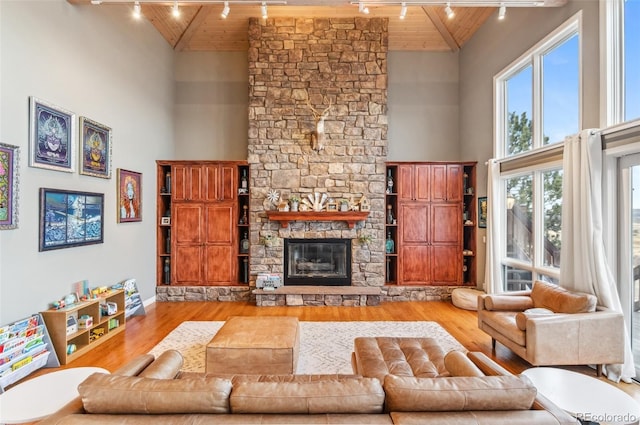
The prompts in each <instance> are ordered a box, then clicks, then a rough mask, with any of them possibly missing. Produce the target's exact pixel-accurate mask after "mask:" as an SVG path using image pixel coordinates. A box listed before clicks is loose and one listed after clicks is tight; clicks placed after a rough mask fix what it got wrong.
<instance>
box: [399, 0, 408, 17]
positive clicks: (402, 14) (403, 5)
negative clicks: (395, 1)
mask: <svg viewBox="0 0 640 425" xmlns="http://www.w3.org/2000/svg"><path fill="white" fill-rule="evenodd" d="M405 16H407V3H406V2H402V3H401V4H400V19H404V18H405Z"/></svg>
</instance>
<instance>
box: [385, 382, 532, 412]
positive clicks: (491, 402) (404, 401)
mask: <svg viewBox="0 0 640 425" xmlns="http://www.w3.org/2000/svg"><path fill="white" fill-rule="evenodd" d="M384 391H385V393H386V409H387V411H389V412H428V411H434V412H436V411H440V412H442V411H468V410H527V409H530V408H531V406H532V405H533V402H534V400H535V398H536V394H537V391H536V388H535V387H534V386H533V384H532V383H531V381H530V380H529V379H528V378H527V377H526V376H485V377H441V378H417V377H407V376H394V375H387V376H386V377H385V379H384Z"/></svg>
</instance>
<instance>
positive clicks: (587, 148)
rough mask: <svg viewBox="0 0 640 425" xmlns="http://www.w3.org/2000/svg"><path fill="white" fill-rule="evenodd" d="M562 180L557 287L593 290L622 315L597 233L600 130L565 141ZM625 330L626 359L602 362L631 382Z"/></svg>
mask: <svg viewBox="0 0 640 425" xmlns="http://www.w3.org/2000/svg"><path fill="white" fill-rule="evenodd" d="M563 170H564V175H563V184H562V262H561V265H560V285H561V286H562V287H564V288H567V289H571V290H575V291H580V292H586V293H589V294H593V295H595V296H596V297H597V298H598V304H599V305H602V306H605V307H607V308H610V309H613V310H615V311H619V312H621V313H622V305H621V303H620V297H619V296H618V291H617V289H616V282H615V280H614V278H613V273H612V272H611V269H610V268H609V265H608V263H607V259H606V255H605V251H604V240H603V237H602V146H601V138H600V133H599V132H598V131H594V130H584V131H582V132H581V133H579V134H577V135H575V136H571V137H568V138H566V139H565V143H564V154H563ZM628 335H629V334H628V333H627V332H626V329H625V357H624V358H625V361H624V364H621V365H606V366H605V371H606V374H607V377H608V378H609V379H611V380H612V381H616V382H618V381H620V379H622V380H623V381H625V382H631V378H632V377H633V376H635V368H634V365H633V358H632V353H631V345H630V343H629V337H628Z"/></svg>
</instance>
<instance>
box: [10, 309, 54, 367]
mask: <svg viewBox="0 0 640 425" xmlns="http://www.w3.org/2000/svg"><path fill="white" fill-rule="evenodd" d="M44 334H45V327H44V325H43V324H40V323H39V316H37V315H35V316H31V317H29V318H27V319H24V320H21V321H18V322H15V323H12V324H10V325H7V326H3V327H2V328H0V376H5V375H7V374H9V373H11V372H13V371H15V370H17V369H19V368H21V367H23V366H25V365H27V364H29V363H31V362H32V361H34V359H36V358H37V357H40V356H42V355H43V354H44V353H45V352H48V350H47V345H48V344H47V343H46V342H45V341H44Z"/></svg>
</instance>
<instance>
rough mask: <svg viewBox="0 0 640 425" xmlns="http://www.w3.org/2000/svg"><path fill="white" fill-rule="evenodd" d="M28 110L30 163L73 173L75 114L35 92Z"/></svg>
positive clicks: (33, 165) (30, 164)
mask: <svg viewBox="0 0 640 425" xmlns="http://www.w3.org/2000/svg"><path fill="white" fill-rule="evenodd" d="M29 113H30V125H29V166H30V167H38V168H47V169H49V170H56V171H65V172H68V173H72V172H73V171H74V164H75V149H76V148H75V133H76V132H75V126H76V124H75V122H76V115H75V114H74V113H73V112H70V111H67V110H64V109H62V108H60V107H58V106H55V105H52V104H50V103H47V102H45V101H43V100H40V99H37V98H35V97H33V96H32V97H31V100H30V108H29Z"/></svg>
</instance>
